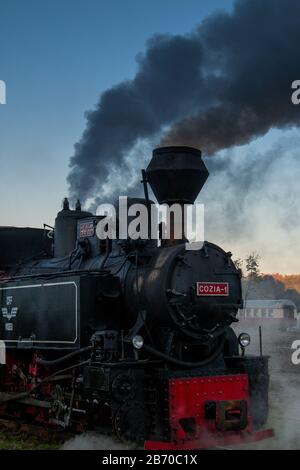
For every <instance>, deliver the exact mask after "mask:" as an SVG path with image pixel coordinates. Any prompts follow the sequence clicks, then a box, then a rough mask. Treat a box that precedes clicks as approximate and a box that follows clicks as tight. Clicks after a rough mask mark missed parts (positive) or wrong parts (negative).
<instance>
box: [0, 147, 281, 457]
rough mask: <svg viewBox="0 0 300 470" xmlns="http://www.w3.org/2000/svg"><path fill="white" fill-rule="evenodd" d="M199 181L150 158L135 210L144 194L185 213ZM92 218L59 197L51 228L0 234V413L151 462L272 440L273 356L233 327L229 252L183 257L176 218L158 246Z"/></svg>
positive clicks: (197, 169) (172, 161)
mask: <svg viewBox="0 0 300 470" xmlns="http://www.w3.org/2000/svg"><path fill="white" fill-rule="evenodd" d="M207 177H208V171H207V169H206V166H205V164H204V162H203V160H202V158H201V152H200V151H199V150H197V149H193V148H189V147H163V148H157V149H155V150H154V151H153V158H152V160H151V161H150V163H149V165H148V167H147V169H146V170H145V171H143V181H142V182H143V185H144V193H145V197H144V198H141V199H140V201H143V202H144V203H145V204H146V205H147V207H149V206H150V205H151V204H152V203H153V201H150V200H149V195H148V185H150V187H151V189H152V191H153V193H154V195H155V197H156V199H157V201H158V202H159V203H160V204H167V205H168V206H171V205H172V204H173V203H175V202H176V203H178V204H180V205H183V204H193V203H194V201H195V199H196V197H197V195H198V193H199V192H200V190H201V188H202V186H203V184H204V183H205V181H206V179H207ZM136 201H137V199H133V200H132V201H131V202H130V201H129V204H131V203H133V202H136ZM101 217H102V216H96V215H93V214H92V213H90V212H85V211H83V210H82V209H81V206H80V203H79V201H78V202H77V204H76V207H75V209H74V210H72V209H70V207H69V202H68V200H67V199H65V200H64V203H63V209H62V210H61V211H60V212H59V213H58V215H57V218H56V220H55V226H54V229H53V230H52V228H51V227H49V226H45V227H44V230H42V229H34V228H13V227H1V228H0V304H1V305H0V339H1V340H3V341H4V342H5V345H6V364H5V365H1V366H0V415H1V416H4V417H6V418H11V419H22V420H26V421H28V422H31V423H35V424H40V425H42V426H48V427H55V428H57V429H70V430H72V431H74V432H83V431H85V430H87V429H94V430H97V431H99V432H101V433H109V434H113V435H115V436H117V438H118V439H120V440H121V441H123V442H130V443H132V442H135V443H137V445H143V446H144V447H145V448H147V449H157V450H158V449H198V448H207V447H214V446H216V445H225V444H233V443H239V442H245V441H248V442H249V441H255V440H259V439H264V438H267V437H270V436H272V433H273V431H272V430H271V429H263V425H264V424H265V423H266V420H267V415H268V385H269V375H268V357H266V356H263V355H258V356H249V355H247V354H245V347H246V346H247V344H248V343H249V341H250V338H249V336H248V335H247V334H242V335H240V337H239V338H237V336H236V335H235V333H234V331H233V329H232V328H231V325H232V323H233V322H235V321H237V320H236V315H237V312H238V309H239V308H240V307H241V306H242V294H241V274H240V271H239V270H238V269H236V267H235V265H234V263H233V261H232V259H231V253H226V252H225V251H223V250H222V249H221V248H220V247H218V246H216V245H215V244H213V243H209V242H204V243H203V245H202V246H201V248H199V249H197V250H187V249H186V245H185V242H186V240H185V238H184V236H183V237H182V238H181V239H176V238H175V237H174V236H173V229H174V227H172V221H171V220H170V236H169V238H167V239H162V237H161V235H158V239H157V240H153V239H148V238H147V239H141V238H139V239H136V240H132V239H130V238H129V237H128V238H127V239H118V238H117V239H115V240H112V239H110V238H108V237H107V239H99V237H97V234H96V227H97V224H98V222H99V220H101Z"/></svg>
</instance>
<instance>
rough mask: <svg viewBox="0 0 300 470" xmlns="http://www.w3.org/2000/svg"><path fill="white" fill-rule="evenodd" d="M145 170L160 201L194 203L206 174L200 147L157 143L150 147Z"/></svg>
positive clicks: (206, 176)
mask: <svg viewBox="0 0 300 470" xmlns="http://www.w3.org/2000/svg"><path fill="white" fill-rule="evenodd" d="M146 173H147V178H148V180H149V183H150V186H151V188H152V191H153V193H154V195H155V197H156V199H157V200H158V202H159V203H160V204H162V203H171V202H179V203H190V204H193V203H194V202H195V199H196V197H197V196H198V194H199V192H200V191H201V189H202V187H203V185H204V183H205V181H206V180H207V178H208V175H209V173H208V170H207V168H206V166H205V164H204V162H203V160H202V158H201V151H200V150H198V149H194V148H191V147H160V148H157V149H155V150H153V157H152V160H151V161H150V163H149V165H148V167H147V170H146Z"/></svg>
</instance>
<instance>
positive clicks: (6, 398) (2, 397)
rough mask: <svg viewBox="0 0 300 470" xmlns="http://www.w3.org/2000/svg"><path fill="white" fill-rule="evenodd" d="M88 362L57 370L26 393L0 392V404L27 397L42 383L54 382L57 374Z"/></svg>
mask: <svg viewBox="0 0 300 470" xmlns="http://www.w3.org/2000/svg"><path fill="white" fill-rule="evenodd" d="M89 362H90V361H89V360H87V361H83V362H80V363H78V364H74V365H73V366H69V367H66V368H65V369H62V370H58V371H57V372H54V373H53V374H51V375H48V377H45V378H44V379H42V380H41V381H40V382H39V383H38V384H36V385H34V386H33V387H32V389H31V390H28V391H27V392H20V393H16V394H9V393H1V392H0V403H7V402H11V401H16V400H22V399H23V398H26V397H29V396H30V395H31V394H32V392H34V391H35V390H37V389H38V388H39V387H40V386H41V385H43V384H44V383H47V382H51V381H53V380H55V379H56V378H57V377H58V375H59V374H63V373H65V372H68V371H69V370H73V369H76V368H78V367H82V366H84V365H85V364H88V363H89Z"/></svg>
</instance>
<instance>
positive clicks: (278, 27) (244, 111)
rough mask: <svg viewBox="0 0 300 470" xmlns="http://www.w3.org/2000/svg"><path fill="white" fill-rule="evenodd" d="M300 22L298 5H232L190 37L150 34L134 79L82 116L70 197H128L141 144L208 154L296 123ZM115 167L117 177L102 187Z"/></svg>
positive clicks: (270, 1)
mask: <svg viewBox="0 0 300 470" xmlns="http://www.w3.org/2000/svg"><path fill="white" fill-rule="evenodd" d="M299 17H300V3H299V1H298V0H288V1H287V2H286V3H285V5H284V7H283V5H282V1H281V0H237V1H236V2H235V4H234V7H233V10H232V13H225V12H218V13H215V14H213V15H211V16H209V17H208V18H207V19H206V20H204V21H203V22H202V23H201V24H200V25H199V26H198V27H197V28H196V29H195V30H194V31H193V32H191V33H190V34H187V35H184V36H179V35H178V36H171V35H156V36H154V37H152V38H151V39H150V40H149V41H148V42H147V44H146V50H145V52H144V53H143V54H140V55H139V56H138V57H137V62H138V70H137V73H136V76H135V77H134V78H133V80H128V81H124V82H122V83H120V84H118V85H116V86H114V87H113V88H111V89H108V90H107V91H105V92H104V93H103V94H102V95H101V97H100V100H99V102H98V104H97V105H96V108H95V109H94V110H93V111H90V112H89V113H88V114H87V126H86V129H85V131H84V133H83V135H82V138H81V140H80V141H79V142H78V143H77V144H76V145H75V153H74V155H73V157H72V158H71V161H70V168H71V170H70V173H69V175H68V182H69V185H70V195H71V197H73V198H75V197H80V198H81V199H82V200H83V201H86V200H87V199H89V198H93V197H95V196H97V195H100V194H102V197H103V194H105V193H107V192H109V191H110V192H115V193H116V194H117V193H119V191H120V190H122V191H123V192H124V187H125V188H126V187H127V186H128V179H130V178H131V180H132V168H133V167H134V166H135V165H136V166H138V167H139V168H140V162H136V161H135V159H136V158H137V152H133V151H132V150H133V149H134V148H135V146H136V145H137V144H138V143H139V142H140V141H142V140H143V139H152V141H153V140H154V142H155V143H156V144H157V143H158V141H159V139H160V138H161V142H160V143H162V144H168V145H193V146H196V147H200V148H201V149H202V150H203V152H204V154H213V153H215V152H217V151H218V150H220V149H225V148H229V147H231V146H234V145H240V144H243V143H246V142H249V141H250V140H251V139H253V138H254V137H257V136H259V135H263V134H264V133H266V132H267V131H268V130H269V129H270V128H272V127H278V128H284V127H287V126H293V125H295V126H298V125H299V120H300V113H299V110H298V109H297V106H294V105H293V104H292V103H291V98H290V97H291V83H292V81H293V80H295V79H297V78H299V59H300V52H299V47H298V44H299V41H300V28H299ZM116 168H117V169H118V172H119V174H122V175H123V178H119V180H118V182H117V184H115V185H114V188H113V189H112V187H109V188H107V183H108V182H109V181H110V175H111V171H112V172H113V171H114V169H116ZM133 179H134V178H133ZM135 182H136V181H134V182H132V181H131V184H132V185H134V183H135ZM124 184H125V186H124Z"/></svg>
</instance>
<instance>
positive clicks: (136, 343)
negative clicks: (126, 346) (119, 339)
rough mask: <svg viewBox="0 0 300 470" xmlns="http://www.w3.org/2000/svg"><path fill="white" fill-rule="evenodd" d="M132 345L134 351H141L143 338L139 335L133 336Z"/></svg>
mask: <svg viewBox="0 0 300 470" xmlns="http://www.w3.org/2000/svg"><path fill="white" fill-rule="evenodd" d="M132 345H133V347H134V348H135V349H142V347H143V346H144V338H143V337H142V336H140V335H135V336H134V337H133V338H132Z"/></svg>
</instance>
